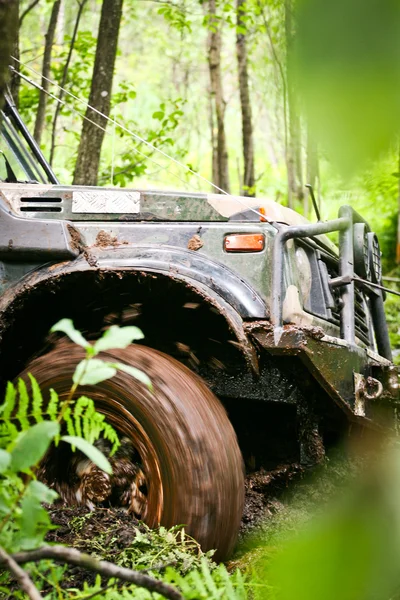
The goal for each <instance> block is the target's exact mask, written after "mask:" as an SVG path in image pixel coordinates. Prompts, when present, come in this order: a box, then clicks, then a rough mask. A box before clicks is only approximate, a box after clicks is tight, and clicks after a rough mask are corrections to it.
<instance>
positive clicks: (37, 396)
mask: <svg viewBox="0 0 400 600" xmlns="http://www.w3.org/2000/svg"><path fill="white" fill-rule="evenodd" d="M28 377H29V379H30V381H31V386H32V416H33V418H34V419H35V421H36V423H41V422H42V421H43V416H42V415H43V409H42V406H43V396H42V392H41V391H40V387H39V384H38V382H37V381H36V379H35V378H34V376H33V375H32V373H28Z"/></svg>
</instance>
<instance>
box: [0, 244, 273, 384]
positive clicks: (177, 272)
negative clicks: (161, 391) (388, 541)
mask: <svg viewBox="0 0 400 600" xmlns="http://www.w3.org/2000/svg"><path fill="white" fill-rule="evenodd" d="M85 271H89V272H96V271H98V272H101V273H103V274H104V276H106V274H107V273H120V274H121V275H122V274H123V272H126V271H129V272H136V273H137V274H138V275H140V274H143V273H148V274H155V275H158V276H161V277H168V278H169V279H173V280H175V281H177V282H180V283H181V284H183V285H185V286H187V287H190V288H191V289H192V290H193V291H194V292H196V293H198V294H199V295H200V296H201V297H203V298H204V300H205V301H206V302H208V303H210V304H212V305H213V306H214V307H215V308H216V309H217V310H218V312H219V313H221V315H222V316H223V317H224V318H225V320H226V321H227V322H228V324H229V326H230V328H231V329H232V331H233V332H234V334H235V335H236V337H237V339H238V341H239V343H240V345H241V347H242V352H243V354H244V355H245V357H246V360H247V362H248V364H249V365H250V366H251V369H252V371H253V372H256V373H257V372H258V360H257V355H256V351H255V348H254V346H253V344H252V343H251V342H250V341H249V338H248V336H247V334H246V332H245V331H244V328H243V320H245V319H255V318H259V319H260V318H261V319H266V318H267V313H266V306H265V303H264V301H263V300H262V298H261V297H260V296H259V294H257V293H256V292H255V291H254V290H253V289H252V288H251V286H250V285H249V284H248V283H247V282H246V281H244V280H243V279H241V278H239V277H238V276H237V275H236V274H235V273H233V272H232V271H231V270H230V269H228V268H226V267H225V266H224V265H221V264H219V263H217V262H215V261H211V260H209V259H207V258H205V257H202V256H200V255H198V254H196V253H195V252H192V251H189V250H188V251H185V250H181V249H177V248H174V247H168V246H163V247H161V248H160V247H159V246H157V247H155V246H139V247H138V246H135V247H132V246H128V245H126V246H123V245H122V246H118V247H115V248H113V247H107V248H90V249H88V250H87V251H84V252H83V254H81V255H80V256H79V257H78V258H77V259H75V260H72V261H65V262H61V263H55V264H54V263H52V264H45V265H43V266H42V267H40V268H38V269H35V270H34V271H31V272H29V273H28V274H27V275H25V276H24V277H22V278H21V279H20V280H19V281H18V282H16V283H15V284H14V285H12V286H10V287H9V288H7V290H6V291H5V292H4V293H3V295H2V296H1V298H0V337H2V333H3V332H4V330H5V329H6V327H7V323H8V321H9V318H8V317H9V315H11V314H12V313H13V312H14V310H13V307H14V306H15V305H21V303H22V304H23V303H24V297H26V296H27V295H28V294H29V293H30V292H33V291H34V290H36V291H37V290H39V289H40V287H41V286H44V285H46V284H48V283H49V282H54V285H55V290H56V289H57V287H59V293H62V281H64V280H66V278H67V277H68V275H70V274H73V273H77V272H85ZM257 315H260V316H259V317H257Z"/></svg>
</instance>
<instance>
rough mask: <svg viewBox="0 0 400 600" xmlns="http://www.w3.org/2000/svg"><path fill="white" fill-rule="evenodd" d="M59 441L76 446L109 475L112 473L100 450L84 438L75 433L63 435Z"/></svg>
mask: <svg viewBox="0 0 400 600" xmlns="http://www.w3.org/2000/svg"><path fill="white" fill-rule="evenodd" d="M61 441H63V442H67V443H68V444H71V446H73V447H74V448H78V450H80V451H81V452H83V453H84V454H86V456H87V457H88V458H89V459H90V460H91V461H92V462H93V463H94V464H95V465H96V466H97V467H99V469H102V470H103V471H104V472H105V473H108V474H109V475H111V474H112V467H111V465H110V463H109V462H108V460H107V459H106V457H105V456H104V454H103V453H102V452H100V450H98V449H97V448H96V447H95V446H93V444H90V443H89V442H87V441H86V440H85V439H83V438H81V437H78V436H76V435H63V436H62V438H61Z"/></svg>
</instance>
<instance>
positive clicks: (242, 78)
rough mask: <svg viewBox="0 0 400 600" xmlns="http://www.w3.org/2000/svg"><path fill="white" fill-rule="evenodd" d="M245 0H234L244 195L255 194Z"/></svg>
mask: <svg viewBox="0 0 400 600" xmlns="http://www.w3.org/2000/svg"><path fill="white" fill-rule="evenodd" d="M245 2H246V0H236V15H237V16H236V19H237V21H236V22H237V27H238V29H239V31H238V33H237V36H236V54H237V61H238V74H239V91H240V106H241V110H242V140H243V162H244V175H243V189H242V194H243V195H244V196H255V189H254V186H255V176H254V141H253V120H252V112H251V100H250V91H249V73H248V64H247V63H248V61H247V34H246V33H241V32H240V28H243V27H245V19H244V17H245V15H246V4H245Z"/></svg>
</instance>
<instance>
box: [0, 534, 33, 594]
mask: <svg viewBox="0 0 400 600" xmlns="http://www.w3.org/2000/svg"><path fill="white" fill-rule="evenodd" d="M0 563H2V564H4V565H5V566H6V567H7V569H8V570H9V571H10V573H11V574H12V575H14V577H15V579H16V580H17V582H18V585H19V586H20V588H21V590H22V591H23V592H25V593H26V594H27V595H28V596H29V598H30V599H31V600H43V599H42V596H41V594H40V592H39V590H38V589H37V587H36V586H35V584H34V583H33V581H32V579H31V578H30V577H29V575H28V573H26V572H25V571H24V570H23V569H21V567H20V566H19V565H18V564H17V561H16V560H15V559H14V558H13V557H12V556H10V555H9V554H7V552H6V551H5V550H4V549H3V548H1V546H0Z"/></svg>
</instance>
